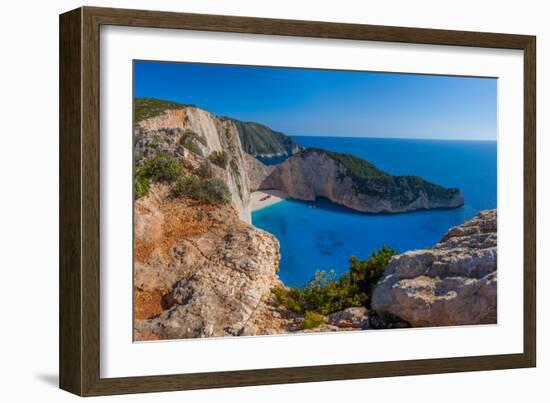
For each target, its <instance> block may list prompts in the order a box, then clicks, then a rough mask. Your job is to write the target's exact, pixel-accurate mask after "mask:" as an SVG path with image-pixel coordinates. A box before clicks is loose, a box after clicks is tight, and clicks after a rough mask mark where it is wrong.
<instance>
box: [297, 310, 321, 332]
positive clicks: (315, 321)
mask: <svg viewBox="0 0 550 403" xmlns="http://www.w3.org/2000/svg"><path fill="white" fill-rule="evenodd" d="M323 323H325V317H324V316H323V315H321V314H319V313H317V312H312V311H307V312H306V313H305V314H304V323H303V324H302V329H313V328H315V327H317V326H321V325H322V324H323Z"/></svg>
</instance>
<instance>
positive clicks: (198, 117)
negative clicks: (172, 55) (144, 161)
mask: <svg viewBox="0 0 550 403" xmlns="http://www.w3.org/2000/svg"><path fill="white" fill-rule="evenodd" d="M135 132H136V135H135V141H136V144H135V149H136V157H137V158H138V159H139V158H145V157H147V156H148V154H150V153H153V152H155V151H156V150H158V149H160V150H164V151H168V152H169V153H170V154H172V155H175V156H178V157H180V158H181V160H182V161H184V162H185V163H187V164H191V165H193V164H195V165H198V164H199V163H200V162H201V161H203V160H204V159H205V158H206V159H208V158H209V157H210V156H212V155H213V153H219V154H218V155H223V156H224V158H225V162H224V166H223V169H216V168H215V169H214V171H215V174H216V176H217V177H219V178H221V179H223V180H224V182H225V183H226V184H227V186H228V188H229V191H230V192H231V197H232V201H233V203H234V205H235V207H236V208H237V211H238V213H239V217H240V218H241V219H242V220H244V221H245V222H248V223H250V222H251V217H250V184H249V181H248V175H247V165H246V161H245V157H246V154H245V153H244V152H243V149H242V146H241V142H240V139H239V133H238V131H237V128H236V126H235V124H234V123H233V122H232V121H230V120H227V119H219V118H217V117H216V116H214V115H212V114H211V113H210V112H207V111H205V110H203V109H200V108H197V107H194V106H184V107H182V108H181V109H169V110H166V111H164V112H162V113H160V114H158V115H156V116H153V117H150V118H148V119H144V120H142V121H139V122H137V128H136V129H135Z"/></svg>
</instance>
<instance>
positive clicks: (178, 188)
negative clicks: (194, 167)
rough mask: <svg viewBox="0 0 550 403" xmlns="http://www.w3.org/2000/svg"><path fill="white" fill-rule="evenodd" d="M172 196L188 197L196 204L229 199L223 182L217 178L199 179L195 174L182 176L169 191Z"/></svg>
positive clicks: (229, 194) (220, 201) (221, 202)
mask: <svg viewBox="0 0 550 403" xmlns="http://www.w3.org/2000/svg"><path fill="white" fill-rule="evenodd" d="M171 195H172V197H174V198H177V197H181V196H186V197H189V198H190V199H192V200H194V201H196V202H197V204H223V203H227V202H228V201H229V200H230V199H231V193H229V189H228V188H227V185H226V184H225V182H224V181H223V180H221V179H218V178H212V179H200V178H197V177H196V176H182V177H181V178H179V179H178V180H177V181H176V183H175V184H174V187H173V188H172V192H171Z"/></svg>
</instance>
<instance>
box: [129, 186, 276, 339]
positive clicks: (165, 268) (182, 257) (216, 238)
mask: <svg viewBox="0 0 550 403" xmlns="http://www.w3.org/2000/svg"><path fill="white" fill-rule="evenodd" d="M163 192H164V193H165V189H162V187H159V186H156V187H153V188H152V189H151V191H150V194H149V195H148V196H147V197H144V198H141V199H139V200H138V201H137V202H136V226H135V228H136V231H135V278H134V280H135V300H136V303H135V309H136V321H135V324H134V325H135V339H136V340H151V339H175V338H189V337H211V336H225V335H239V334H243V332H244V333H246V332H247V331H248V330H246V329H247V328H248V327H250V326H251V325H252V324H253V323H255V322H258V320H257V317H258V315H260V312H258V311H263V310H265V309H266V303H265V301H266V300H269V299H270V298H271V288H272V287H275V286H280V281H279V279H278V277H277V274H276V272H277V269H278V262H279V256H280V255H279V242H278V241H277V239H275V237H274V236H273V235H271V234H269V233H267V232H265V231H262V230H259V229H257V228H254V227H252V226H251V225H249V224H247V223H245V222H243V221H242V220H240V219H239V217H238V214H237V211H236V210H235V209H234V207H233V206H232V205H225V206H212V207H204V206H201V207H200V208H199V207H195V206H193V205H192V204H186V203H185V202H184V201H182V200H178V201H171V200H170V199H168V198H166V196H165V194H163ZM261 330H262V326H261V324H256V325H255V327H254V332H258V333H260V332H261Z"/></svg>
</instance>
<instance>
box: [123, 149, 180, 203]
mask: <svg viewBox="0 0 550 403" xmlns="http://www.w3.org/2000/svg"><path fill="white" fill-rule="evenodd" d="M182 175H183V168H182V165H181V164H180V163H179V162H178V161H177V160H176V159H175V158H174V157H172V156H171V155H170V154H168V153H166V152H159V153H157V155H155V156H154V157H153V158H149V159H147V160H145V162H144V163H143V164H142V165H141V166H139V167H137V168H136V170H135V172H134V187H135V192H136V196H138V197H143V196H146V195H147V193H148V192H149V186H150V184H151V182H172V181H175V180H176V179H178V178H179V177H181V176H182Z"/></svg>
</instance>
